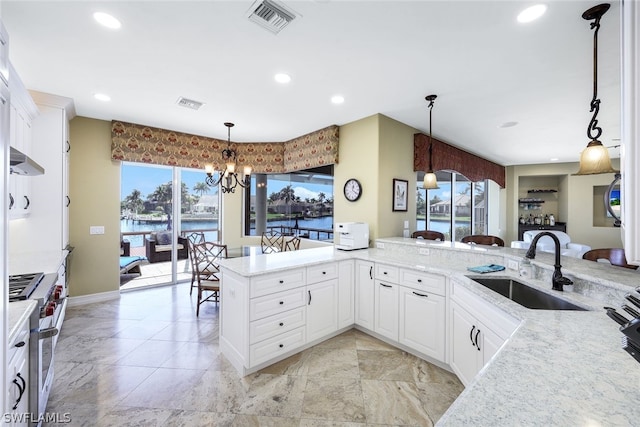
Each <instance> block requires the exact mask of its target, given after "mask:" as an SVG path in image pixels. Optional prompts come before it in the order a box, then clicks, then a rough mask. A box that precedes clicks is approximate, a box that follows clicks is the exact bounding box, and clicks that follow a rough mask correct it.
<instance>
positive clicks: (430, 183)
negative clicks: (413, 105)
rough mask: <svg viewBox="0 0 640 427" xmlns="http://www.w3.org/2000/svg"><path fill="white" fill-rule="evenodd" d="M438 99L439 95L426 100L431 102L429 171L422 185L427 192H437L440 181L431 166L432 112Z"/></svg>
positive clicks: (429, 96) (430, 96)
mask: <svg viewBox="0 0 640 427" xmlns="http://www.w3.org/2000/svg"><path fill="white" fill-rule="evenodd" d="M437 97H438V95H428V96H426V97H425V98H424V99H426V100H427V101H429V170H428V171H426V172H425V174H424V182H423V183H422V188H426V189H427V190H435V189H437V188H440V187H438V180H437V179H436V174H435V173H433V165H432V164H431V156H432V150H433V137H432V136H431V110H433V101H434V100H435V99H436V98H437Z"/></svg>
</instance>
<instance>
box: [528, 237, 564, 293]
mask: <svg viewBox="0 0 640 427" xmlns="http://www.w3.org/2000/svg"><path fill="white" fill-rule="evenodd" d="M542 236H549V237H551V239H553V243H554V245H555V248H556V251H555V252H556V262H555V264H554V270H553V276H551V283H552V287H551V289H553V290H554V291H562V290H563V289H562V286H563V285H572V284H573V282H572V281H571V280H569V279H568V278H566V277H562V271H560V269H561V268H562V266H561V265H560V240H558V237H557V236H556V235H555V234H553V233H550V232H548V231H543V232H541V233H538V234H536V236H535V237H534V238H533V241H532V242H531V246H529V250H527V254H526V255H525V258H529V259H534V258H535V257H536V245H537V244H538V240H540V238H541V237H542Z"/></svg>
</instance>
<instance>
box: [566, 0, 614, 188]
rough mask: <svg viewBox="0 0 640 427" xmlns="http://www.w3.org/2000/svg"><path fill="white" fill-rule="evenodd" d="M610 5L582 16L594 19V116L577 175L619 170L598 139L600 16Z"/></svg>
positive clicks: (595, 7)
mask: <svg viewBox="0 0 640 427" xmlns="http://www.w3.org/2000/svg"><path fill="white" fill-rule="evenodd" d="M609 7H610V5H609V4H608V3H603V4H600V5H598V6H594V7H592V8H591V9H589V10H587V11H585V12H584V13H583V14H582V18H583V19H586V20H588V21H591V20H593V22H592V23H591V29H592V30H593V29H595V31H594V33H593V99H591V104H590V105H591V110H590V112H592V113H593V117H591V121H590V122H589V125H588V126H587V137H589V139H590V140H591V141H590V142H589V143H588V144H587V148H585V149H584V151H583V152H582V154H581V155H580V170H579V171H578V173H576V174H575V175H594V174H600V173H615V172H618V171H616V170H614V169H613V167H612V166H611V159H610V158H609V152H608V151H607V147H605V146H604V145H602V142H600V141H599V140H598V138H599V137H600V135H602V128H600V127H598V120H597V119H596V118H597V116H598V112H599V111H600V100H599V99H598V30H599V29H600V18H602V15H604V14H605V13H606V12H607V10H609Z"/></svg>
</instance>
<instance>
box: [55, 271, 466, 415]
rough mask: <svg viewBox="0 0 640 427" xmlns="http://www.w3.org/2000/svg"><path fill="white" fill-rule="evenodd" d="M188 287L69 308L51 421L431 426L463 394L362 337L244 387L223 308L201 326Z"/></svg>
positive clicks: (341, 340)
mask: <svg viewBox="0 0 640 427" xmlns="http://www.w3.org/2000/svg"><path fill="white" fill-rule="evenodd" d="M188 286H189V285H188V284H179V285H174V286H166V287H161V288H152V289H145V290H139V291H133V292H127V293H123V294H122V297H121V298H120V300H116V301H110V302H105V303H98V304H90V305H84V306H79V307H72V308H69V309H68V310H67V317H66V320H65V323H64V326H63V328H62V332H61V335H60V339H59V342H58V347H57V349H56V362H55V370H56V373H55V381H54V387H53V390H52V392H51V396H50V398H49V405H48V408H47V412H48V413H49V414H58V416H59V420H60V421H62V420H64V419H65V417H64V416H63V415H64V414H68V417H70V418H71V423H70V424H62V423H60V425H74V426H136V427H137V426H274V427H281V426H282V427H287V426H300V427H320V426H345V427H353V426H387V425H394V426H395V425H402V426H431V425H433V424H435V423H436V422H437V420H438V419H439V418H440V417H441V416H442V414H443V413H444V412H445V411H446V410H447V408H448V407H449V405H450V404H451V403H452V402H453V400H455V398H456V397H457V396H458V395H459V394H460V393H461V392H462V390H463V386H462V384H461V383H460V382H459V381H458V379H457V378H456V377H455V375H453V374H451V373H449V372H446V371H444V370H442V369H440V368H438V367H436V366H434V365H432V364H429V363H427V362H425V361H423V360H420V359H417V358H415V357H413V356H411V355H408V354H407V353H404V352H402V351H400V350H397V349H395V348H393V347H391V346H389V345H387V344H385V343H383V342H381V341H379V340H377V339H375V338H372V337H370V336H368V335H366V334H364V333H362V332H360V331H357V330H355V329H352V330H350V331H348V332H345V333H343V334H341V335H339V336H337V337H335V338H332V339H330V340H328V341H325V342H324V343H321V344H319V345H317V346H315V347H313V348H310V349H307V350H305V351H304V352H302V353H299V354H297V355H295V356H292V357H290V358H288V359H286V360H284V361H281V362H279V363H277V364H274V365H272V366H270V367H268V368H265V369H263V370H262V371H260V372H258V373H255V374H253V375H249V376H247V377H245V378H240V377H239V376H238V374H237V373H236V371H235V370H234V369H233V368H232V367H231V365H230V364H229V363H228V362H226V360H225V359H224V357H223V356H222V355H221V354H220V353H219V351H218V308H217V305H215V304H211V303H207V304H203V306H202V307H201V312H200V318H199V319H198V318H196V316H195V294H194V296H193V297H190V296H189V290H188ZM45 425H56V424H55V423H49V424H45Z"/></svg>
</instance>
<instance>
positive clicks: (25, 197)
mask: <svg viewBox="0 0 640 427" xmlns="http://www.w3.org/2000/svg"><path fill="white" fill-rule="evenodd" d="M22 197H24V201H25V204H24V208H22V209H29V205H31V200H29V197H27V196H22Z"/></svg>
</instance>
